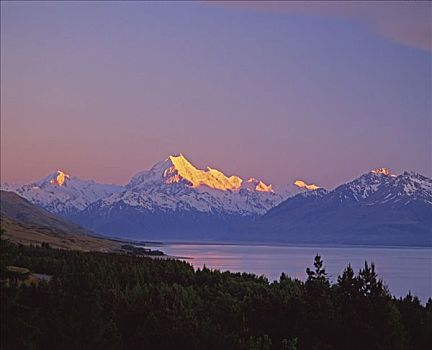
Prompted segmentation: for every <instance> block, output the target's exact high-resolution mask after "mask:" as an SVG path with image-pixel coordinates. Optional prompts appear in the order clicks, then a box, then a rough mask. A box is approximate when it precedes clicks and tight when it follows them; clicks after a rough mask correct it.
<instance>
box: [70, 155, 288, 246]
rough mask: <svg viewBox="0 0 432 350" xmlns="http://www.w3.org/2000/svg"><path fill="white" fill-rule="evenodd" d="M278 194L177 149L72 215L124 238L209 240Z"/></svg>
mask: <svg viewBox="0 0 432 350" xmlns="http://www.w3.org/2000/svg"><path fill="white" fill-rule="evenodd" d="M283 199H284V198H283V197H282V196H281V195H279V194H277V193H275V192H274V190H273V188H272V186H271V185H267V184H265V183H264V182H262V181H260V180H256V179H254V178H250V179H248V180H244V179H241V178H240V177H238V176H229V177H228V176H226V175H225V174H224V173H222V172H220V171H219V170H216V169H213V168H210V167H209V168H207V169H206V170H201V169H197V168H196V167H194V166H193V165H192V164H191V163H190V162H189V161H188V160H187V159H186V158H185V157H184V156H183V155H182V154H180V155H177V156H170V157H168V158H167V159H166V160H164V161H162V162H159V163H157V164H156V165H154V166H153V167H152V168H151V169H150V170H148V171H142V172H140V173H138V174H136V175H135V176H134V177H133V178H132V179H131V180H130V182H129V183H128V184H127V185H126V186H125V189H124V191H122V192H118V193H113V194H112V195H109V196H106V197H104V198H102V199H100V200H98V201H95V202H93V203H92V204H90V205H89V206H88V207H87V208H86V209H84V210H83V211H81V212H80V213H78V215H77V216H76V217H75V219H76V220H77V222H80V223H82V224H83V225H85V226H87V227H91V228H93V229H95V230H96V231H98V232H104V233H109V234H114V235H121V236H127V237H134V238H138V237H145V238H157V239H161V238H170V239H212V238H215V237H216V236H217V235H218V234H220V232H223V231H225V230H226V229H227V228H228V227H231V226H232V225H236V224H238V223H240V222H247V221H250V220H254V219H256V218H257V217H258V216H260V215H263V214H264V213H266V212H267V211H268V210H269V209H270V208H272V207H274V206H276V205H277V204H279V203H280V202H281V201H282V200H283Z"/></svg>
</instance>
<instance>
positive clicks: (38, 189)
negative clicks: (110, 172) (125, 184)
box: [2, 170, 122, 217]
mask: <svg viewBox="0 0 432 350" xmlns="http://www.w3.org/2000/svg"><path fill="white" fill-rule="evenodd" d="M2 190H5V191H12V192H15V193H17V194H19V195H20V196H21V197H24V198H26V199H28V200H29V201H30V202H32V203H34V204H36V205H38V206H40V207H42V208H44V209H46V210H48V211H50V212H51V213H55V214H60V215H62V216H65V217H70V216H72V215H74V214H76V213H77V212H79V211H81V210H83V209H85V208H86V207H87V206H88V205H89V204H90V203H93V202H94V201H97V200H98V199H100V198H103V197H106V196H108V195H110V194H112V193H115V192H118V191H121V190H122V186H118V185H106V184H99V183H96V182H95V181H91V180H90V181H89V180H81V179H79V178H77V177H71V176H69V175H68V174H66V173H65V172H63V171H61V170H58V171H56V172H54V173H52V174H50V175H48V176H47V177H45V178H43V179H41V180H39V181H36V182H33V183H31V184H28V185H15V184H7V183H5V184H2Z"/></svg>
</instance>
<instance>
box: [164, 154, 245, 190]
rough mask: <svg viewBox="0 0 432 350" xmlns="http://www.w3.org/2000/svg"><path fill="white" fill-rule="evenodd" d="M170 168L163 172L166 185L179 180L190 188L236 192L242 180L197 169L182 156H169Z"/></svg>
mask: <svg viewBox="0 0 432 350" xmlns="http://www.w3.org/2000/svg"><path fill="white" fill-rule="evenodd" d="M169 160H170V161H171V163H172V165H173V166H172V167H170V168H168V169H166V170H165V172H164V177H166V178H167V180H166V183H173V182H179V181H180V180H181V179H185V180H187V181H189V182H190V183H191V185H192V187H198V186H201V185H206V186H208V187H210V188H214V189H217V190H223V191H226V190H238V189H239V188H240V186H241V184H242V182H243V180H242V179H241V178H240V177H238V176H230V177H227V176H226V175H225V174H224V173H223V172H221V171H219V170H217V169H213V168H210V167H207V170H201V169H197V168H196V167H195V166H193V165H192V164H191V163H190V162H189V161H188V160H187V159H186V157H185V156H183V154H181V153H180V155H178V156H169Z"/></svg>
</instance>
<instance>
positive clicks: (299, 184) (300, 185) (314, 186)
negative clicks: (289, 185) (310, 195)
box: [294, 180, 321, 191]
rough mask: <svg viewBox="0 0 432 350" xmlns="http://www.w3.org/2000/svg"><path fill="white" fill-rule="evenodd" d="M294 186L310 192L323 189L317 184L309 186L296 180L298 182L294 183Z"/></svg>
mask: <svg viewBox="0 0 432 350" xmlns="http://www.w3.org/2000/svg"><path fill="white" fill-rule="evenodd" d="M294 185H296V186H297V187H299V188H305V189H307V190H309V191H314V190H317V189H319V188H321V187H320V186H317V185H315V184H307V183H306V182H304V181H303V180H296V181H294Z"/></svg>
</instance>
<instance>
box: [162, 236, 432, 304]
mask: <svg viewBox="0 0 432 350" xmlns="http://www.w3.org/2000/svg"><path fill="white" fill-rule="evenodd" d="M162 250H163V251H164V252H165V253H166V254H168V255H174V256H182V257H190V258H192V259H190V260H188V261H189V262H190V263H191V264H192V265H193V266H194V267H195V268H199V267H202V266H203V265H206V266H207V267H209V268H213V269H220V270H230V271H232V272H251V273H255V274H257V275H265V276H267V277H268V279H269V280H271V281H272V280H275V279H278V278H279V276H280V274H281V273H282V272H285V273H287V274H288V275H289V276H291V277H295V278H299V279H302V280H304V279H305V277H306V272H305V269H306V267H308V266H311V265H312V262H313V258H314V256H315V254H317V253H318V254H320V255H321V256H322V258H323V260H324V264H325V267H326V269H327V272H328V274H329V276H330V278H331V279H332V280H335V279H336V278H337V276H338V275H339V274H340V273H341V272H342V271H343V269H344V268H345V267H346V266H347V265H348V264H351V266H352V267H353V268H354V270H355V271H358V269H359V268H360V267H362V266H363V265H364V262H365V260H367V261H368V262H374V263H375V265H376V270H377V272H378V275H379V276H380V277H381V278H383V279H384V280H385V282H386V283H387V285H388V287H389V288H390V291H391V293H392V294H393V295H396V296H404V295H406V294H407V293H408V291H409V290H411V292H412V293H413V294H415V295H417V296H418V297H419V298H420V299H421V300H422V301H423V302H425V301H426V300H427V298H428V297H430V296H432V249H427V248H372V247H371V248H369V247H334V248H332V247H288V246H268V245H222V244H215V245H209V244H170V245H166V246H164V248H163V249H162Z"/></svg>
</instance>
